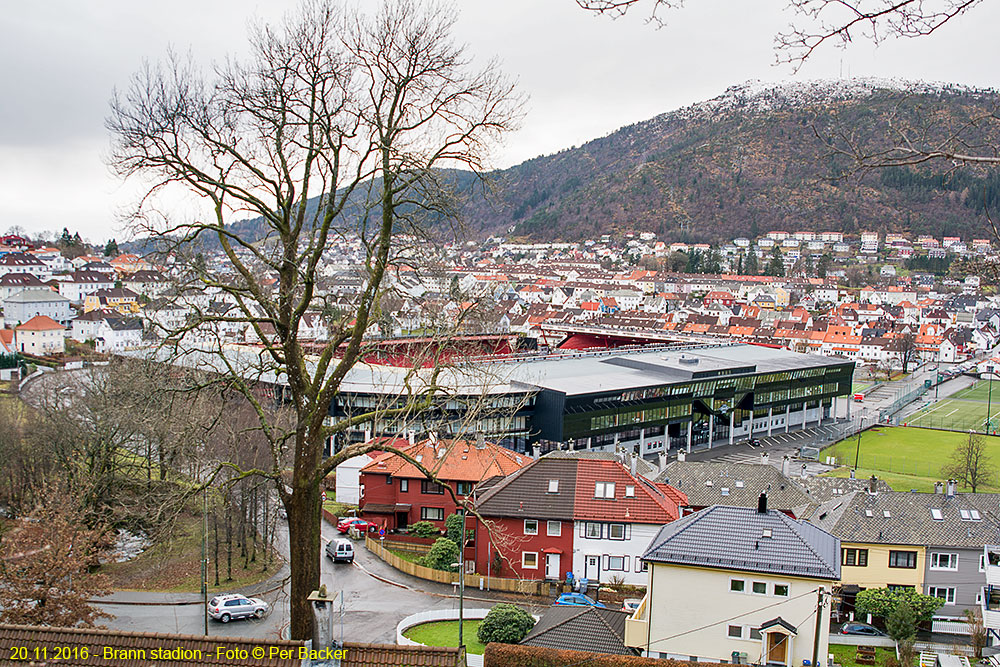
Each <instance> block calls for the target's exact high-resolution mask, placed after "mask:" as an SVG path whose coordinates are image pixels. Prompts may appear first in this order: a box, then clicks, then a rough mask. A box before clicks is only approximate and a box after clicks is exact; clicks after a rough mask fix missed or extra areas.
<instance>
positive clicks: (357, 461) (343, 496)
mask: <svg viewBox="0 0 1000 667" xmlns="http://www.w3.org/2000/svg"><path fill="white" fill-rule="evenodd" d="M377 456H378V452H369V453H367V454H361V455H360V456H354V457H351V458H349V459H347V460H346V461H343V462H342V463H341V464H340V465H338V466H337V468H336V471H337V473H336V474H337V502H338V503H346V504H348V505H357V504H359V503H360V502H361V469H362V468H364V467H365V466H366V465H368V464H369V463H371V462H372V461H374V460H375V458H376V457H377Z"/></svg>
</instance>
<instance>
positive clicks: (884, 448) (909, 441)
mask: <svg viewBox="0 0 1000 667" xmlns="http://www.w3.org/2000/svg"><path fill="white" fill-rule="evenodd" d="M967 437H968V434H966V433H960V432H950V431H935V430H930V429H923V428H906V427H902V426H896V427H891V426H886V427H876V428H871V429H868V430H867V431H865V432H864V433H863V434H862V436H861V447H860V456H859V457H858V476H859V477H867V476H870V475H871V474H873V473H874V474H876V475H878V476H879V477H880V478H882V479H884V480H885V481H886V482H887V483H888V484H889V485H890V486H892V487H893V488H894V489H896V490H897V491H908V490H910V489H917V490H918V491H933V489H934V482H938V481H942V480H944V479H945V477H946V475H944V473H943V472H942V468H943V467H945V466H946V465H948V463H949V460H950V458H951V455H952V452H953V451H954V450H955V447H956V446H958V445H959V444H960V443H961V442H962V441H964V440H965V439H966V438H967ZM983 438H984V440H985V442H986V446H987V451H988V454H989V457H990V459H991V460H992V461H993V462H996V463H1000V437H990V436H983ZM857 452H858V439H857V438H856V437H851V438H848V439H846V440H841V441H840V442H838V443H837V444H835V445H832V446H830V447H827V448H826V449H824V450H823V451H822V452H820V460H821V461H822V460H824V459H825V458H826V457H827V456H834V457H836V459H837V462H838V463H839V464H840V465H842V466H853V465H854V460H855V455H856V453H857ZM830 474H831V475H832V476H834V477H847V476H848V470H847V469H846V468H842V469H839V470H835V471H833V473H830ZM977 490H979V491H990V492H995V491H998V490H1000V487H997V486H993V485H990V486H983V487H981V488H979V489H977Z"/></svg>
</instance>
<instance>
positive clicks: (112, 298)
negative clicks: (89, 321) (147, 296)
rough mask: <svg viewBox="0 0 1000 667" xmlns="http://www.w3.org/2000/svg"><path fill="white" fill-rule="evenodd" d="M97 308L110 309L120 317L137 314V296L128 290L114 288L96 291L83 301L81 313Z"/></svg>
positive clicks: (138, 305) (138, 306) (138, 307)
mask: <svg viewBox="0 0 1000 667" xmlns="http://www.w3.org/2000/svg"><path fill="white" fill-rule="evenodd" d="M99 308H112V309H114V310H117V311H118V312H119V313H121V314H122V315H133V314H135V313H138V312H139V309H140V304H139V295H138V294H136V293H135V292H133V291H132V290H129V289H124V288H121V287H115V288H112V289H101V290H97V291H96V292H94V293H93V294H88V295H87V296H86V297H84V299H83V312H85V313H89V312H90V311H92V310H97V309H99Z"/></svg>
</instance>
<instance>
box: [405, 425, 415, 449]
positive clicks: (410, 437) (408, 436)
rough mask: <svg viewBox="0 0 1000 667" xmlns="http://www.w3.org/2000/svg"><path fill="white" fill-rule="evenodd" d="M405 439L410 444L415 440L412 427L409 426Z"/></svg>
mask: <svg viewBox="0 0 1000 667" xmlns="http://www.w3.org/2000/svg"><path fill="white" fill-rule="evenodd" d="M406 439H407V440H408V441H409V443H410V444H411V445H412V444H413V443H414V442H416V439H417V436H416V434H415V433H414V432H413V429H412V428H411V429H410V430H408V431H407V432H406Z"/></svg>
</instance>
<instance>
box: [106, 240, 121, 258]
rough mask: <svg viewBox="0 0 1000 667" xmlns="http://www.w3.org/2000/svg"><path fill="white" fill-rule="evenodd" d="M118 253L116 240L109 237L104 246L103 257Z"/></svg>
mask: <svg viewBox="0 0 1000 667" xmlns="http://www.w3.org/2000/svg"><path fill="white" fill-rule="evenodd" d="M117 255H118V242H117V241H115V240H114V239H109V240H108V242H107V243H106V244H105V246H104V256H105V257H116V256H117Z"/></svg>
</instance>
